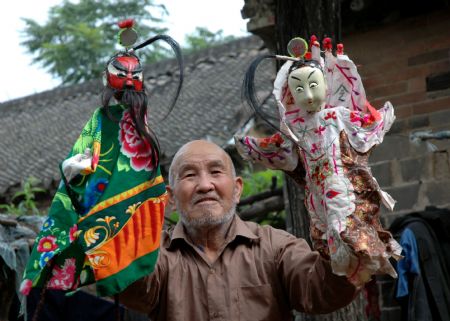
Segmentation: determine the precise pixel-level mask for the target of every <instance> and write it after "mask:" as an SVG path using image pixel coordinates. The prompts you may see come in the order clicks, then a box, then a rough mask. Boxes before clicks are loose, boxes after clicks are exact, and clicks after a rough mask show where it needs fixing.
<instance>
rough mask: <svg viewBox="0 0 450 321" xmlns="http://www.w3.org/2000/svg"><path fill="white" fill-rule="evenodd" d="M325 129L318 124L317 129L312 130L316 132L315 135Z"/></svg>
mask: <svg viewBox="0 0 450 321" xmlns="http://www.w3.org/2000/svg"><path fill="white" fill-rule="evenodd" d="M325 129H326V127H324V126H319V128H317V129H314V132H315V133H316V134H317V135H322V133H323V131H324V130H325Z"/></svg>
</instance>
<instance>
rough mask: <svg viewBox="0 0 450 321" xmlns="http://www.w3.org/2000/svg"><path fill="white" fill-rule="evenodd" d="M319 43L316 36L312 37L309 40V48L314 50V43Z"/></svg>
mask: <svg viewBox="0 0 450 321" xmlns="http://www.w3.org/2000/svg"><path fill="white" fill-rule="evenodd" d="M316 41H317V37H316V36H315V35H312V36H311V37H310V38H309V48H312V46H313V45H314V43H315V42H316Z"/></svg>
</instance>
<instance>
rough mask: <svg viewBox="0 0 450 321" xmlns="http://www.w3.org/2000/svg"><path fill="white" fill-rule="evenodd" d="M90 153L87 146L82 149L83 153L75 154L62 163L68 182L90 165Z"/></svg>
mask: <svg viewBox="0 0 450 321" xmlns="http://www.w3.org/2000/svg"><path fill="white" fill-rule="evenodd" d="M91 162H92V154H91V150H90V149H89V148H86V149H85V150H84V153H83V154H76V155H74V156H72V157H70V158H68V159H66V160H65V161H64V162H63V163H62V170H63V174H64V176H65V177H66V179H67V181H68V182H70V181H71V180H72V179H73V178H74V177H75V176H77V175H78V174H80V173H81V172H82V171H83V170H85V169H86V168H90V167H91Z"/></svg>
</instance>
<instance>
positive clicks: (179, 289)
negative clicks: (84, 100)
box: [120, 216, 356, 321]
mask: <svg viewBox="0 0 450 321" xmlns="http://www.w3.org/2000/svg"><path fill="white" fill-rule="evenodd" d="M189 240H190V239H189V237H188V236H187V235H186V233H185V231H184V227H183V225H182V224H181V223H178V224H177V225H176V226H175V228H174V229H173V230H172V231H168V232H164V233H163V238H162V244H161V251H160V254H159V259H158V263H157V265H156V268H155V271H154V273H152V274H151V275H149V276H147V277H145V278H143V279H141V280H139V281H137V282H135V283H133V284H132V285H130V286H129V287H128V288H127V289H126V290H125V291H124V292H123V293H122V294H121V295H120V302H121V303H123V304H125V305H127V306H128V307H130V308H132V309H136V310H138V311H141V312H144V313H147V314H148V315H149V316H151V318H152V320H174V321H175V320H176V321H181V320H186V321H192V320H196V321H197V320H198V321H202V320H233V321H238V320H252V321H254V320H270V321H276V320H292V316H291V315H292V314H291V310H292V309H296V310H298V311H304V312H309V313H327V312H331V311H333V310H335V309H337V308H340V307H343V306H345V305H347V304H349V303H350V302H351V301H352V299H353V298H354V296H355V294H356V289H355V288H354V286H353V285H351V284H350V283H349V282H348V281H347V280H346V279H345V278H343V277H340V276H336V275H334V274H333V273H331V269H330V265H329V263H328V262H327V261H325V260H324V259H323V258H322V257H321V256H320V255H319V253H318V252H315V251H311V249H310V248H309V246H308V244H307V243H306V241H305V240H303V239H298V238H296V237H294V236H292V235H291V234H289V233H287V232H285V231H282V230H278V229H275V228H272V227H270V226H261V225H258V224H256V223H252V222H243V221H242V220H241V219H240V218H239V217H238V216H235V218H234V219H233V222H232V224H231V226H230V229H229V231H228V233H227V237H226V243H225V247H224V249H223V250H222V253H221V254H220V256H219V258H218V259H217V260H216V262H214V263H213V264H210V263H209V262H208V260H207V258H206V255H205V254H204V253H203V252H202V250H201V249H199V248H197V247H195V246H194V245H193V244H192V243H191V242H190V241H189Z"/></svg>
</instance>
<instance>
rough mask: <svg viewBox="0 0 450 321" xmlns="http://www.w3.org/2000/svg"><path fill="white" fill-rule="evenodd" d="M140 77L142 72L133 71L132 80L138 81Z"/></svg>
mask: <svg viewBox="0 0 450 321" xmlns="http://www.w3.org/2000/svg"><path fill="white" fill-rule="evenodd" d="M141 77H142V72H140V71H135V72H133V79H136V80H139V79H141Z"/></svg>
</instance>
